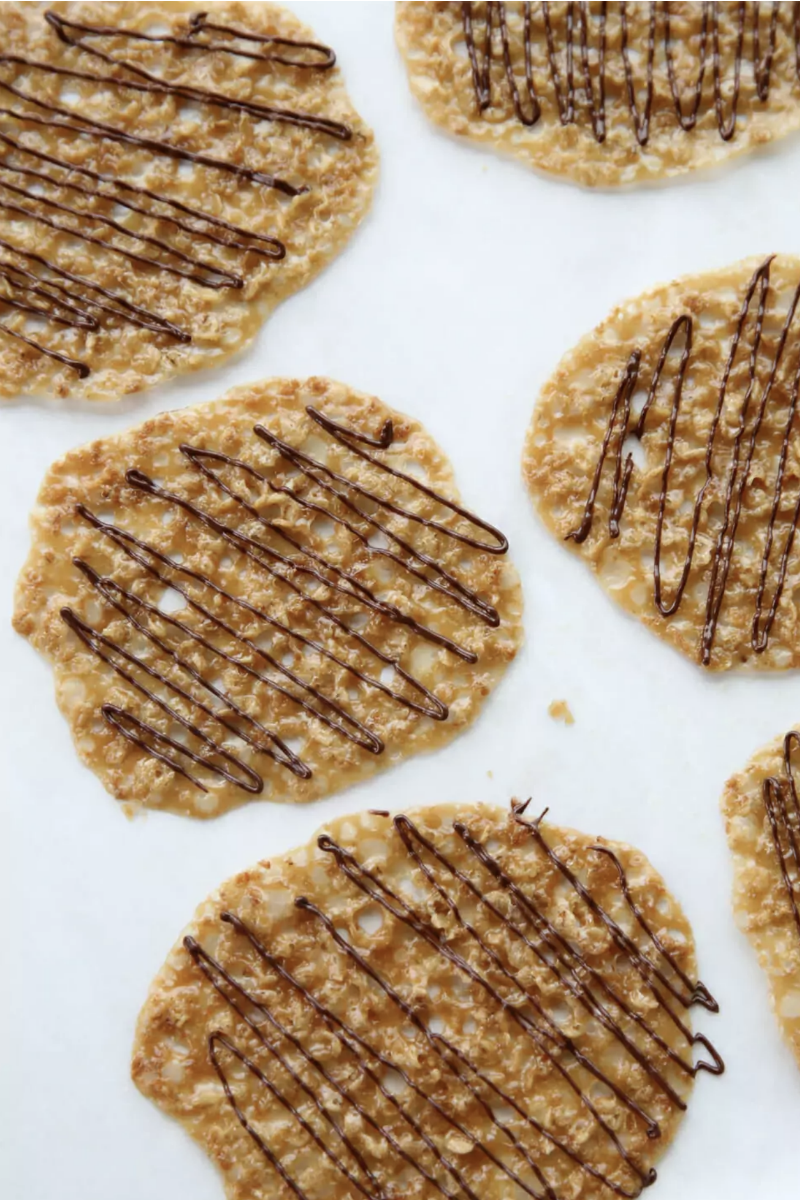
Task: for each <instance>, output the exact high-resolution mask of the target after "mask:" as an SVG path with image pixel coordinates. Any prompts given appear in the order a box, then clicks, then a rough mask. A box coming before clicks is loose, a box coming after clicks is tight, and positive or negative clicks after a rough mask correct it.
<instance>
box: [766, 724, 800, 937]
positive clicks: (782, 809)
mask: <svg viewBox="0 0 800 1200" xmlns="http://www.w3.org/2000/svg"><path fill="white" fill-rule="evenodd" d="M795 748H797V749H799V750H800V733H798V732H797V730H792V731H791V732H790V733H787V734H786V737H785V738H784V739H783V776H784V777H783V779H780V778H779V777H778V776H773V777H772V778H770V779H765V780H764V787H763V793H762V794H763V798H764V808H765V810H766V813H767V819H768V821H769V827H770V833H771V835H772V844H773V846H774V847H775V853H776V855H777V858H778V865H779V866H780V871H781V879H782V880H783V885H784V887H785V889H786V895H787V898H788V900H789V904H790V906H791V910H792V916H793V917H794V923H795V925H796V926H797V932H798V935H800V798H799V797H798V794H797V781H796V780H795V776H794V768H793V765H792V752H793V750H794V749H795Z"/></svg>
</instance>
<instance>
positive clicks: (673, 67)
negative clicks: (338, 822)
mask: <svg viewBox="0 0 800 1200" xmlns="http://www.w3.org/2000/svg"><path fill="white" fill-rule="evenodd" d="M765 8H766V9H768V10H769V12H768V14H767V15H766V16H764V15H762V14H761V11H760V10H762V9H765ZM793 8H794V6H792V5H757V4H748V5H744V4H698V3H670V4H655V3H650V4H591V5H588V4H572V3H570V4H566V3H557V4H521V3H514V4H502V3H490V4H484V3H480V4H477V3H475V4H470V3H466V4H458V3H427V2H426V3H418V2H414V3H399V4H397V9H396V11H397V18H396V34H397V42H398V45H399V47H400V51H401V53H402V55H403V58H404V59H405V63H406V68H407V70H408V76H409V82H410V84H411V89H412V91H413V92H414V95H415V96H416V97H417V99H418V100H419V101H420V103H421V104H422V106H423V108H424V110H425V112H426V114H427V116H428V117H429V118H430V119H431V120H432V121H433V122H434V123H435V124H436V125H439V126H441V127H442V128H443V129H446V130H447V131H448V132H449V133H453V134H455V135H456V136H458V137H464V138H467V139H469V140H470V141H474V142H477V143H479V144H481V145H484V146H489V147H496V148H497V149H498V150H502V151H504V152H505V153H507V154H510V155H513V156H514V157H515V158H517V159H519V160H520V161H521V162H523V163H525V164H526V165H527V166H531V167H535V168H537V169H538V170H541V171H546V172H547V173H548V174H553V175H557V176H559V177H561V178H564V179H568V180H571V181H573V182H575V183H580V184H583V185H584V186H588V187H620V186H624V185H631V184H639V183H648V182H657V181H658V180H660V179H665V178H669V177H670V176H674V175H680V174H683V173H685V172H686V171H693V170H698V169H701V168H704V167H713V166H717V165H719V164H721V163H724V162H726V161H727V160H728V159H730V158H733V157H734V156H736V155H740V154H744V153H746V152H747V151H752V150H753V149H755V148H757V147H759V146H763V145H765V144H767V143H768V142H770V141H772V140H773V139H775V138H779V137H784V136H786V135H787V134H789V133H791V132H793V131H794V130H796V129H798V128H800V78H798V69H797V38H798V30H799V29H800V25H799V24H798V19H797V17H796V13H795V12H793V11H792V9H793ZM487 25H488V30H489V32H488V33H487ZM487 48H488V49H489V53H488V54H487ZM587 76H588V79H589V87H588V88H587Z"/></svg>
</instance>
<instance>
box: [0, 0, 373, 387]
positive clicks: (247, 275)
mask: <svg viewBox="0 0 800 1200" xmlns="http://www.w3.org/2000/svg"><path fill="white" fill-rule="evenodd" d="M0 39H2V45H3V53H2V57H1V59H0V67H2V69H1V70H0V116H2V120H3V128H2V134H1V136H0V149H1V150H2V155H1V156H0V218H2V219H1V220H0V224H2V230H0V302H1V303H2V314H1V315H0V367H2V378H3V383H2V392H3V394H5V395H14V394H19V393H34V394H41V393H44V394H50V395H56V396H83V397H87V398H90V399H97V400H109V399H116V398H117V397H119V396H123V395H125V394H127V393H130V392H135V391H138V390H140V389H141V388H145V387H150V386H152V385H153V384H155V383H158V382H160V381H162V380H164V379H167V378H169V377H170V376H172V375H175V374H178V373H182V372H185V371H193V370H197V369H198V368H199V367H211V366H215V365H217V364H219V363H222V362H224V361H225V359H226V358H228V357H229V356H230V355H231V354H234V353H235V352H236V351H238V350H240V349H241V348H242V347H243V346H245V345H246V344H247V343H248V342H249V341H250V340H251V339H252V338H253V337H254V335H255V333H256V331H257V329H258V327H259V325H260V324H261V323H262V321H263V320H264V319H265V317H266V316H267V315H268V314H269V313H270V312H271V311H272V309H273V308H275V306H276V305H277V304H278V303H279V302H280V301H281V300H283V299H284V298H285V297H287V296H289V295H291V294H292V293H293V292H296V291H297V290H298V289H299V288H301V287H303V286H304V285H305V284H306V283H308V281H309V280H310V279H312V278H313V277H314V275H316V274H317V272H318V271H320V270H321V269H322V267H324V266H325V265H326V264H327V263H328V262H330V260H331V259H333V258H334V257H335V256H336V255H337V254H338V253H339V252H340V250H341V249H342V248H343V246H344V244H345V243H346V241H347V240H348V238H349V237H350V235H351V234H352V232H353V230H354V228H355V227H356V225H357V224H358V223H359V221H360V220H361V219H362V217H363V216H364V214H365V212H366V211H367V209H368V207H369V204H370V200H371V196H372V190H373V187H374V184H375V179H376V174H377V153H376V150H375V146H374V141H373V137H372V133H371V132H370V130H369V129H368V128H367V127H366V126H365V125H364V123H363V122H362V121H361V119H360V117H359V116H358V114H357V113H356V112H355V111H354V109H353V107H352V105H351V104H350V101H349V100H348V97H347V95H346V93H345V90H344V86H343V84H342V80H341V75H340V72H339V69H338V67H337V66H336V65H335V60H336V56H335V54H334V52H333V50H332V49H330V48H329V47H327V46H323V45H320V44H319V43H318V42H317V41H316V40H315V38H314V35H313V33H312V32H311V31H310V30H309V29H307V28H306V27H305V26H304V25H302V24H301V23H300V22H299V21H297V20H296V19H295V18H294V17H293V16H292V15H291V14H290V13H288V12H287V11H286V10H285V9H283V8H280V7H278V6H277V5H274V4H241V3H230V4H228V3H224V4H217V5H214V6H213V10H212V11H209V12H203V11H202V7H198V6H197V5H194V4H186V3H178V4H148V3H134V4H123V3H89V4H52V5H46V4H2V5H0Z"/></svg>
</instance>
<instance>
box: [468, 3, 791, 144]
mask: <svg viewBox="0 0 800 1200" xmlns="http://www.w3.org/2000/svg"><path fill="white" fill-rule="evenodd" d="M538 7H539V8H540V9H541V27H539V21H538V19H537V21H536V22H535V23H534V17H533V11H532V10H533V5H531V4H530V3H524V4H522V5H521V9H522V43H523V48H524V49H523V53H524V60H525V61H524V70H525V76H524V77H525V92H526V98H525V102H524V103H523V100H522V97H521V95H520V87H519V84H518V82H517V76H516V73H515V68H514V63H513V60H512V54H511V45H510V36H509V28H508V16H507V6H506V4H505V3H500V2H497V3H487V4H486V5H485V10H484V15H483V18H482V26H483V36H482V38H481V39H480V42H481V49H480V50H479V49H478V37H479V35H478V32H477V30H478V26H479V24H480V23H481V22H480V21H479V19H478V17H477V15H476V12H475V6H474V5H473V4H471V3H468V2H464V3H462V5H461V21H462V26H463V30H464V39H465V42H466V46H467V54H468V56H469V61H470V67H471V71H472V85H473V89H474V92H475V101H476V103H477V106H478V111H479V112H480V113H481V114H483V113H485V112H486V111H487V110H488V109H490V108H491V107H492V103H493V100H492V83H491V69H492V59H493V56H494V54H495V53H496V37H495V32H494V31H495V22H496V27H497V29H498V30H499V33H500V42H501V46H502V58H503V69H504V72H505V78H506V84H507V86H508V89H509V93H510V95H511V101H512V104H513V107H514V113H515V115H516V117H517V120H518V121H520V122H521V123H522V124H523V125H526V126H533V125H535V124H536V123H537V122H538V121H539V119H540V117H541V104H540V101H539V99H538V97H537V93H536V81H535V75H534V69H533V61H532V46H533V44H534V43H536V44H539V45H542V44H543V46H544V49H545V51H546V54H547V63H548V69H549V82H550V84H551V86H552V89H553V93H554V95H555V99H556V103H557V105H558V114H559V120H560V122H561V124H562V125H574V124H576V123H577V121H578V107H577V104H576V97H577V95H578V93H579V92H582V94H583V98H584V104H585V105H586V107H587V109H588V113H589V120H590V124H591V128H592V133H593V135H594V138H595V141H596V142H598V144H602V143H603V142H604V141H605V138H606V48H607V36H608V15H609V9H612V11H613V10H616V12H617V14H618V17H619V29H620V55H621V57H622V62H623V67H624V72H625V103H626V105H627V108H628V113H629V116H630V119H631V124H632V126H633V130H634V133H635V136H636V140H637V142H638V143H639V145H640V146H646V145H647V143H648V141H649V139H650V118H651V113H652V107H653V92H654V86H655V80H656V70H657V69H660V63H658V65H657V49H658V46H659V45H663V57H664V68H665V70H666V74H667V78H668V81H669V86H670V92H671V95H672V101H673V106H674V111H675V117H676V120H677V122H678V125H679V126H680V128H681V129H683V130H684V132H686V133H688V132H690V131H691V130H693V129H694V128H695V126H696V124H697V120H698V117H699V115H700V105H701V101H702V95H703V82H704V79H705V75H706V68H707V66H708V60H709V57H710V58H711V70H712V73H713V91H714V114H715V118H716V123H717V130H718V132H719V136H720V137H721V138H722V140H723V141H726V142H728V141H730V140H731V139H732V138H733V136H734V134H735V132H736V122H737V116H738V107H739V97H740V89H741V72H742V61H743V58H744V46H745V35H746V25H747V19H746V18H747V14H746V9H747V6H746V4H745V3H743V2H740V3H737V4H736V5H735V8H736V16H735V21H736V26H735V28H736V48H735V51H734V55H733V66H732V71H733V87H732V91H731V94H730V98H729V100H728V104H729V111H728V115H727V116H726V114H725V101H724V97H723V82H724V71H723V61H722V57H723V56H722V53H721V50H720V20H721V19H722V21H723V22H724V21H725V20H726V18H725V10H726V9H727V10H731V9H733V8H734V5H733V4H729V5H721V4H711V3H707V2H706V3H703V4H702V21H701V27H700V36H699V47H698V54H697V59H698V62H697V74H696V76H695V81H694V85H693V86H692V87H690V88H689V89H688V91H689V95H690V97H691V99H690V104H689V108H688V110H684V107H683V97H682V96H681V88H680V84H679V81H678V78H677V72H676V70H675V57H674V49H673V41H672V30H671V12H670V8H671V6H670V4H669V3H660V4H659V3H655V2H651V3H650V4H649V5H648V6H647V8H648V18H647V20H648V24H647V35H646V39H645V43H644V46H643V48H642V57H643V58H644V60H645V80H644V103H643V105H642V107H641V108H640V106H639V101H638V100H637V96H636V84H635V80H634V75H633V65H632V62H631V54H630V49H629V43H628V6H627V4H625V3H620V4H616V5H613V6H611V5H608V4H606V3H603V4H601V5H600V11H599V13H598V14H597V17H596V19H593V18H592V15H591V11H590V6H589V4H588V3H585V2H583V3H577V4H576V3H572V2H570V3H568V4H567V5H566V14H565V21H564V49H563V58H564V61H565V64H566V65H565V73H566V78H565V79H563V78H562V73H561V67H560V66H559V59H560V58H561V57H562V54H561V53H560V52H559V49H558V47H557V45H556V36H555V31H554V28H553V21H552V18H551V15H550V5H549V4H548V3H547V2H546V0H543V3H542V4H541V5H540V6H538ZM638 7H640V8H644V7H645V6H644V5H639V6H638ZM762 7H766V6H763V5H761V4H754V5H752V8H753V18H752V36H751V41H752V55H751V64H752V70H753V81H754V84H755V91H756V97H757V99H758V100H759V101H761V102H762V103H767V101H768V100H769V89H770V76H771V72H772V65H773V60H774V57H775V51H776V46H777V29H778V4H777V3H773V4H772V5H771V11H770V19H769V25H768V33H767V47H766V50H765V51H764V53H763V54H762V53H761V44H762V43H761V15H760V13H761V8H762ZM576 9H577V26H578V39H579V41H578V44H577V46H576V38H575V26H576V11H575V10H576ZM721 12H722V14H723V15H722V18H721V17H720V13H721ZM537 17H538V13H537ZM659 24H661V25H662V27H663V29H662V33H661V36H659V29H658V27H659ZM590 25H591V26H594V27H595V30H596V42H597V49H596V52H595V61H594V68H593V66H592V63H591V62H590V58H589V30H590ZM793 31H794V38H795V66H796V74H797V77H798V79H800V13H798V10H797V7H796V6H794V18H793ZM709 33H710V36H709ZM709 42H710V55H709ZM577 51H579V53H580V68H581V75H582V83H581V85H576V78H575V76H576V69H575V58H576V53H577Z"/></svg>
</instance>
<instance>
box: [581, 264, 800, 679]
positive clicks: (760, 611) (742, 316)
mask: <svg viewBox="0 0 800 1200" xmlns="http://www.w3.org/2000/svg"><path fill="white" fill-rule="evenodd" d="M771 265H772V257H770V258H768V259H766V260H765V261H764V262H763V263H762V264H761V266H760V267H758V269H757V270H756V272H755V273H754V275H753V277H752V279H751V280H750V283H749V284H748V287H747V290H746V292H745V296H744V300H743V302H742V306H741V308H740V310H739V315H738V318H737V322H736V326H735V331H734V334H733V337H732V339H731V344H730V349H729V351H728V358H727V360H726V363H725V368H724V371H723V374H722V379H721V381H720V385H719V392H718V397H717V403H716V407H715V410H714V416H713V419H712V422H711V426H710V429H709V434H708V438H707V441H706V447H705V455H704V472H705V479H704V481H703V484H702V486H701V487H700V489H699V491H698V492H697V495H696V497H695V502H694V508H693V512H692V519H691V523H690V527H689V530H688V538H687V548H686V554H685V557H684V562H683V567H682V570H681V573H680V576H679V578H678V581H677V583H676V584H675V590H674V593H673V597H672V599H671V600H669V601H667V600H665V599H664V595H663V588H662V576H661V546H662V535H663V530H664V522H665V520H666V508H667V495H668V493H669V479H670V471H671V467H672V460H673V456H674V452H675V441H676V435H677V426H678V417H679V414H680V410H681V404H682V401H683V387H684V382H685V377H686V370H687V366H688V363H689V360H690V358H691V353H692V335H693V328H694V324H693V317H692V316H691V315H689V314H682V315H681V316H679V317H678V318H677V319H676V320H675V321H674V322H673V324H672V325H671V327H670V329H669V332H668V333H667V336H666V338H665V340H664V343H663V345H662V347H661V351H660V353H659V357H658V361H657V363H656V366H655V369H654V371H653V375H652V379H651V382H650V387H649V391H648V394H647V399H646V401H645V404H644V406H643V408H642V411H641V414H640V415H639V417H638V419H637V420H635V422H634V423H633V425H631V403H632V398H633V394H634V392H635V390H636V386H637V383H638V381H639V371H640V366H641V357H642V356H641V352H640V351H639V350H634V351H633V353H632V354H631V356H630V358H629V359H628V362H627V365H626V367H625V369H624V370H623V373H622V376H621V379H620V383H619V386H618V388H617V392H616V394H615V397H614V401H613V403H612V407H611V415H610V417H609V420H608V425H607V427H606V432H605V435H604V437H603V441H602V443H601V446H600V452H599V455H598V459H597V464H596V467H595V473H594V478H593V480H592V484H591V487H590V489H589V495H588V498H587V500H586V505H585V507H584V512H583V518H582V520H581V523H580V525H578V526H577V528H575V529H573V530H571V531H570V532H569V533H568V534H567V535H566V536H567V539H569V540H572V541H574V542H576V543H578V544H580V543H581V542H584V541H585V540H586V538H587V537H588V536H589V534H590V532H591V529H592V524H593V520H594V510H595V504H596V502H597V494H598V491H599V488H600V482H601V479H602V476H603V468H604V465H605V461H606V458H607V457H608V455H609V453H611V452H612V443H615V449H614V450H613V455H614V479H613V493H612V503H611V506H610V512H609V521H608V531H609V534H610V536H611V537H612V538H614V539H616V538H618V537H619V534H620V521H621V518H622V515H623V512H624V509H625V504H626V500H627V496H628V489H629V486H630V482H631V477H632V475H633V471H634V462H633V455H632V454H631V453H628V454H627V457H625V459H624V462H623V454H624V446H625V441H626V439H627V438H628V437H634V438H636V440H637V441H641V440H642V437H643V436H644V435H645V433H647V432H649V431H648V430H647V418H648V415H649V413H650V409H651V408H652V406H653V403H654V401H655V398H656V395H657V393H658V391H659V388H660V386H661V384H662V377H663V375H664V371H665V366H666V361H667V356H668V355H669V353H670V351H671V350H672V349H673V346H676V347H678V348H681V347H682V348H681V356H680V361H679V364H678V367H677V369H676V371H675V377H674V381H673V385H672V388H673V391H672V397H673V399H672V406H671V410H670V416H669V422H668V429H667V442H666V447H665V450H664V469H663V473H662V476H661V486H660V490H659V494H658V515H657V518H656V532H655V542H654V557H653V585H654V592H653V596H654V603H655V605H656V608H657V609H658V611H659V612H660V613H661V615H662V616H663V617H670V616H672V615H673V614H674V613H676V612H677V611H678V609H679V608H680V605H681V602H682V601H683V598H684V595H685V592H686V588H687V584H688V582H689V575H690V572H691V569H692V564H693V561H694V553H695V549H696V545H697V537H698V532H699V528H700V520H701V517H702V513H703V503H704V500H705V497H706V493H707V491H708V488H709V485H710V484H711V483H712V481H713V480H714V479H715V478H716V476H715V472H714V457H715V452H717V434H718V433H719V430H720V425H721V422H722V416H723V412H724V410H725V405H726V402H727V398H728V384H729V382H730V377H731V373H732V371H733V367H734V364H735V361H736V358H737V354H738V352H739V350H740V347H741V346H742V341H743V334H744V332H745V328H746V325H747V322H748V320H752V324H753V333H752V343H751V346H750V351H749V356H748V376H747V386H746V388H745V390H744V393H743V396H742V399H741V402H740V403H739V406H738V412H737V424H736V433H735V436H734V438H733V441H732V445H731V447H730V449H729V451H728V460H729V465H728V468H727V476H726V480H725V493H724V495H725V501H724V513H723V517H722V520H721V522H720V524H719V529H718V530H717V531H716V537H715V540H714V550H713V556H712V560H711V564H710V568H709V572H708V592H707V597H706V610H705V618H704V623H703V631H702V636H701V642H700V661H701V662H702V663H703V665H704V666H707V665H708V663H709V662H710V660H711V654H712V650H713V645H714V638H715V635H716V631H717V626H718V624H719V619H720V613H721V610H722V605H723V602H724V599H725V593H726V588H727V584H728V578H729V574H730V568H731V563H732V561H733V556H734V552H735V549H736V538H737V533H738V530H739V523H740V519H741V516H742V511H743V508H744V504H745V495H746V492H747V488H748V483H749V476H750V470H751V467H752V464H753V458H754V456H755V452H756V448H757V446H758V439H759V435H760V433H761V429H762V426H763V424H764V418H765V415H766V413H767V412H768V410H769V407H770V401H771V399H772V395H773V388H774V385H775V380H776V377H777V374H778V370H779V368H780V366H781V364H782V362H783V361H784V354H785V352H786V349H787V342H788V341H789V334H790V332H791V331H792V326H793V324H794V320H795V316H796V313H797V306H798V302H800V286H798V288H797V289H796V290H795V291H794V293H793V295H792V299H791V302H790V304H789V308H788V310H787V313H786V317H785V320H784V322H783V327H782V329H781V333H780V336H779V338H778V341H777V344H776V346H775V349H774V353H772V356H771V358H770V354H769V350H767V351H766V361H767V364H768V374H767V378H766V381H765V382H764V383H763V385H762V389H761V396H760V399H759V400H758V402H757V403H755V401H754V399H753V397H754V393H755V392H756V390H757V385H758V382H759V381H758V370H759V364H760V361H761V346H762V332H763V327H764V318H765V315H766V309H767V299H768V294H769V277H770V268H771ZM754 302H755V309H756V312H755V317H754V318H752V316H751V310H752V309H753V306H754ZM664 386H665V387H666V386H667V385H666V384H665V385H664ZM799 389H800V361H799V362H798V364H797V368H796V370H795V373H794V376H793V379H792V382H791V384H790V386H789V402H788V409H787V414H786V419H785V423H784V426H783V435H782V440H781V449H780V456H779V461H778V466H777V470H776V476H775V488H774V494H773V503H772V508H771V512H770V517H769V521H768V523H767V529H766V536H765V544H764V551H763V555H762V560H761V567H760V572H759V582H758V588H757V592H756V598H755V611H754V616H753V623H752V632H751V645H752V647H753V650H754V651H755V653H756V654H761V653H763V651H764V650H766V649H767V646H768V644H769V636H770V632H771V630H772V626H773V624H774V621H775V617H776V615H777V612H778V606H779V604H780V600H781V596H782V594H783V589H784V585H785V583H786V578H787V573H788V567H789V560H790V557H791V553H792V549H793V546H794V538H795V533H796V530H797V526H798V524H799V523H800V493H798V496H797V500H796V502H795V504H794V507H793V511H792V515H791V521H790V527H789V530H788V532H787V535H786V540H785V542H784V545H783V549H782V551H781V555H780V560H779V563H778V566H777V573H776V579H775V583H774V586H773V593H772V600H771V602H770V604H769V606H768V607H766V605H765V594H766V591H767V582H768V578H769V574H770V567H771V565H772V558H773V546H774V541H775V529H776V525H777V521H778V516H779V514H780V511H781V506H782V502H783V499H784V490H785V484H786V473H787V472H786V465H787V458H788V453H789V446H790V444H791V441H792V437H793V436H794V435H795V432H796V431H795V417H796V413H797V399H798V390H799ZM753 405H754V409H753V413H752V418H751V406H753ZM749 418H751V419H750V429H749V434H748V419H749ZM765 608H766V611H765Z"/></svg>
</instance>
